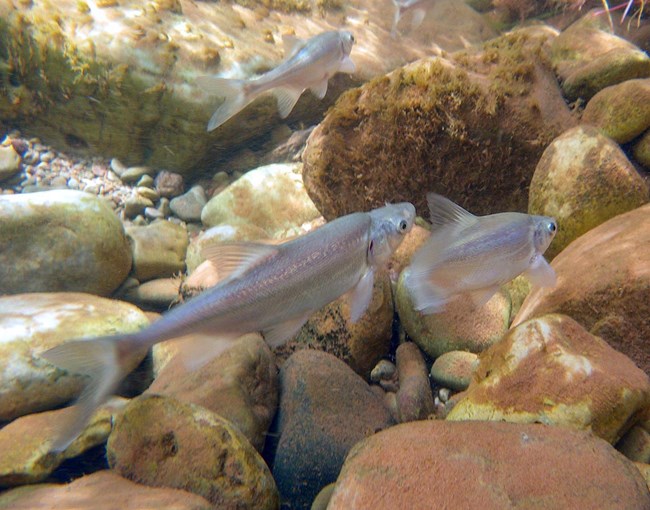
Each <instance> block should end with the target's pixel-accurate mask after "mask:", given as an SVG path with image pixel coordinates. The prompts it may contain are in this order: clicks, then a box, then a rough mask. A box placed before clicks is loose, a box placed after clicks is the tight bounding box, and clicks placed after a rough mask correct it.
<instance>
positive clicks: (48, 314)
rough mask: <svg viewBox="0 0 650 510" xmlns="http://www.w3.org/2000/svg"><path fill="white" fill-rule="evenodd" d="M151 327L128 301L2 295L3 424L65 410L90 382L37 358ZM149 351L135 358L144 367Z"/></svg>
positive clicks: (0, 395)
mask: <svg viewBox="0 0 650 510" xmlns="http://www.w3.org/2000/svg"><path fill="white" fill-rule="evenodd" d="M148 324H149V320H148V319H147V317H146V316H145V314H144V313H142V312H141V311H140V310H139V309H137V308H136V307H135V306H133V305H130V304H128V303H122V302H120V301H113V300H109V299H105V298H100V297H96V296H91V295H89V294H77V293H52V294H39V293H32V294H21V295H14V296H4V297H0V330H2V332H3V338H2V340H3V341H2V342H1V343H0V367H2V369H1V370H0V421H7V420H11V419H13V418H16V417H18V416H22V415H24V414H28V413H33V412H37V411H43V410H47V409H52V408H54V407H57V406H60V405H62V404H64V403H66V402H68V401H69V400H71V399H72V398H74V397H76V396H77V395H78V393H79V391H80V390H81V388H82V387H83V386H84V384H85V383H86V378H85V377H84V376H82V375H79V374H70V373H68V372H67V371H65V370H62V369H59V368H56V367H54V366H53V365H51V364H50V363H49V362H47V361H46V360H44V359H42V358H40V357H39V356H38V354H39V353H40V352H43V351H45V350H47V349H50V348H52V347H55V346H57V345H59V344H61V343H64V342H67V341H69V340H75V339H79V338H91V337H95V336H102V335H113V334H118V333H131V332H134V331H137V330H139V329H141V328H143V327H145V326H146V325H148ZM142 357H144V353H141V355H140V356H136V358H134V359H133V360H132V367H133V368H135V366H136V365H137V364H138V363H139V361H140V360H141V359H142Z"/></svg>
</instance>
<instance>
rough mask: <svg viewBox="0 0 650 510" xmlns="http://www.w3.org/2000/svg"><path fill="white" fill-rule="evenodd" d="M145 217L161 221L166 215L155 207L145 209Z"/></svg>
mask: <svg viewBox="0 0 650 510" xmlns="http://www.w3.org/2000/svg"><path fill="white" fill-rule="evenodd" d="M144 217H145V218H147V219H150V220H159V219H163V218H164V217H165V215H164V214H163V213H162V212H161V211H159V210H158V209H156V208H154V207H145V208H144Z"/></svg>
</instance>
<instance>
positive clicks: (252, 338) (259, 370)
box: [147, 334, 278, 451]
mask: <svg viewBox="0 0 650 510" xmlns="http://www.w3.org/2000/svg"><path fill="white" fill-rule="evenodd" d="M215 341H216V340H215ZM182 349H183V346H182V345H179V343H178V342H174V341H171V342H163V343H161V344H157V345H156V346H155V347H154V360H161V359H164V358H168V357H170V356H171V360H170V361H169V363H167V364H165V365H164V366H163V367H162V368H159V369H158V370H157V372H158V374H157V376H156V379H155V380H154V382H153V384H152V385H151V386H150V387H149V389H148V390H147V392H148V393H155V394H160V395H168V396H170V397H174V398H176V399H178V400H180V401H181V402H186V403H190V404H195V405H200V406H202V407H204V408H206V409H208V410H210V411H213V412H215V413H217V414H218V415H219V416H221V417H222V418H225V419H227V420H229V421H230V422H232V424H233V425H235V426H236V427H237V428H238V429H239V430H240V431H241V432H242V433H243V434H244V435H245V436H246V437H247V438H248V440H249V441H250V442H251V443H252V445H253V446H254V447H255V448H257V450H258V451H262V449H263V448H264V442H265V440H266V434H267V431H268V428H269V426H270V425H271V420H272V419H273V415H274V414H275V409H276V407H277V404H278V377H277V367H276V365H275V360H274V358H273V354H272V353H271V349H270V348H269V346H268V345H267V344H266V342H264V340H263V339H262V337H261V336H260V335H259V334H250V335H246V336H244V337H242V338H239V339H238V340H237V341H236V342H235V343H234V345H233V346H232V347H231V348H230V349H228V350H227V351H226V352H224V353H223V354H221V355H220V356H218V357H217V358H215V359H214V360H211V361H209V362H208V363H206V364H205V365H204V366H202V367H201V368H199V369H196V370H188V369H187V368H186V367H185V363H184V362H183V359H181V356H179V355H178V353H179V351H180V350H182ZM165 351H166V352H165ZM170 351H171V352H170ZM154 368H156V367H154Z"/></svg>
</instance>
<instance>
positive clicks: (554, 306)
mask: <svg viewBox="0 0 650 510" xmlns="http://www.w3.org/2000/svg"><path fill="white" fill-rule="evenodd" d="M552 265H553V268H554V269H555V272H556V274H557V277H558V279H557V285H556V286H555V287H554V288H538V289H535V290H533V291H532V292H531V293H530V294H529V295H528V297H527V298H526V300H525V301H524V303H523V305H522V307H521V309H520V310H519V313H518V314H517V316H516V317H515V319H514V321H513V325H516V324H521V323H522V322H524V321H526V320H528V319H531V318H534V317H539V316H541V315H544V314H547V313H563V314H566V315H568V316H570V317H572V318H573V319H575V320H576V321H578V322H579V323H580V324H582V325H583V326H584V327H585V328H587V329H588V330H590V331H591V332H592V333H594V334H595V335H598V336H600V337H602V338H603V339H604V340H606V341H607V342H608V343H609V344H610V345H611V346H612V347H614V349H616V350H618V351H620V352H622V353H623V354H626V355H627V356H629V357H630V358H632V360H633V361H634V362H635V363H636V364H637V366H639V367H640V368H641V369H643V370H645V372H646V373H647V374H650V350H649V349H648V342H647V339H648V338H649V337H650V323H649V322H648V317H650V299H648V296H650V205H644V206H643V207H640V208H638V209H636V210H634V211H630V212H628V213H625V214H621V215H619V216H616V217H615V218H612V219H611V220H609V221H606V222H605V223H603V224H602V225H600V226H598V227H596V228H594V229H593V230H590V231H589V232H587V233H586V234H584V235H583V236H581V237H579V238H578V239H576V240H575V241H573V242H572V243H571V244H570V245H569V246H567V248H565V249H564V251H562V253H560V254H559V255H558V256H557V257H555V259H554V260H553V264H552Z"/></svg>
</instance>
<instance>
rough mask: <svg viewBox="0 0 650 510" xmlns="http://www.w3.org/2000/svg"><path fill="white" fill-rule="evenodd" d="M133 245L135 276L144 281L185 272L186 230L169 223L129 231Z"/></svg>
mask: <svg viewBox="0 0 650 510" xmlns="http://www.w3.org/2000/svg"><path fill="white" fill-rule="evenodd" d="M126 233H127V235H128V237H129V238H130V239H131V241H132V246H133V275H134V276H135V278H137V279H138V280H140V281H141V282H144V281H147V280H153V279H155V278H167V277H170V276H174V274H176V273H179V272H181V271H183V270H184V269H185V252H186V251H187V244H188V239H187V231H186V230H185V228H184V227H182V226H180V225H175V224H174V223H172V222H170V221H165V220H159V221H155V222H153V223H152V224H151V225H147V226H146V227H129V228H127V229H126Z"/></svg>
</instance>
